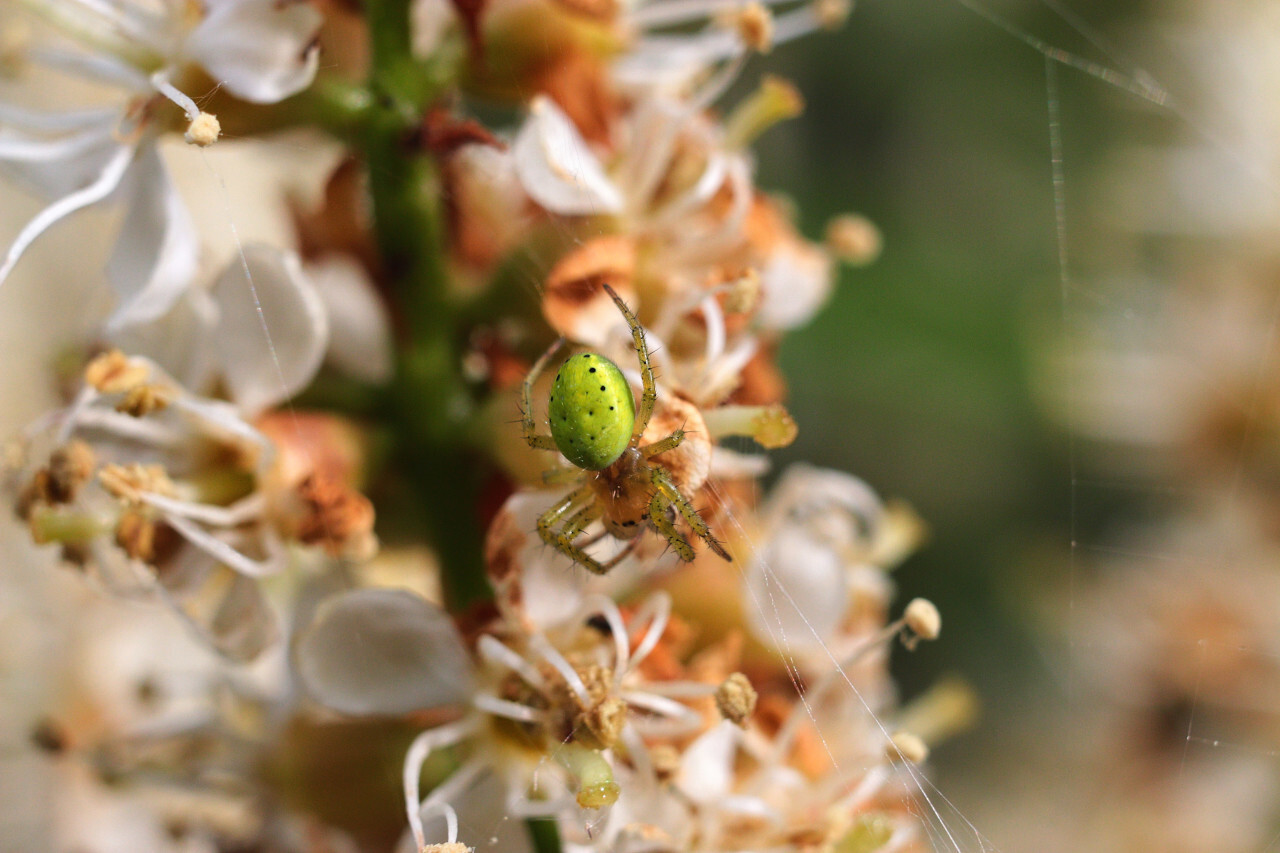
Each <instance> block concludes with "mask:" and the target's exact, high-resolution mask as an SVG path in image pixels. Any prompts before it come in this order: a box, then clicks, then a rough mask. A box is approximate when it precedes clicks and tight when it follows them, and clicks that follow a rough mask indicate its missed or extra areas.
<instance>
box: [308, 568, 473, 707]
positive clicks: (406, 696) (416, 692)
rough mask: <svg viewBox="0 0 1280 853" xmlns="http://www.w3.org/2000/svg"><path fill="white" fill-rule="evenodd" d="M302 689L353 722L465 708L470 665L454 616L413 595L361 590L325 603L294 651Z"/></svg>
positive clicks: (318, 610)
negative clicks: (359, 716) (367, 717)
mask: <svg viewBox="0 0 1280 853" xmlns="http://www.w3.org/2000/svg"><path fill="white" fill-rule="evenodd" d="M294 662H295V665H296V667H297V670H298V674H299V676H301V678H302V683H303V685H304V686H305V687H306V688H307V691H308V692H309V693H310V694H311V695H312V696H313V697H314V698H315V699H317V700H318V701H320V702H322V703H323V704H325V705H328V706H329V707H331V708H334V709H336V710H339V711H342V712H344V713H348V714H406V713H409V712H410V711H417V710H421V709H424V708H435V707H439V706H441V705H448V704H453V703H459V702H463V701H465V700H466V699H467V698H468V697H469V695H470V688H471V664H470V661H469V659H468V657H467V653H466V650H465V648H464V647H463V645H462V639H461V638H460V637H459V636H458V631H457V629H456V628H455V627H454V625H453V621H452V620H451V619H450V618H449V615H448V614H447V613H445V612H444V611H443V610H441V609H440V608H438V607H436V606H434V605H432V604H430V603H428V602H427V601H425V600H423V599H421V598H419V597H418V596H416V595H413V594H412V593H409V592H406V591H404V590H395V589H361V590H356V591H354V592H345V593H339V594H338V595H336V596H334V597H332V598H330V599H328V600H327V601H325V602H324V603H322V604H321V605H320V606H319V608H317V611H316V617H315V620H314V621H313V622H312V623H311V624H310V625H308V626H307V628H306V629H304V630H303V632H302V634H301V635H300V636H299V638H298V642H297V645H296V646H295V648H294Z"/></svg>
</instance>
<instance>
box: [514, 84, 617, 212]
mask: <svg viewBox="0 0 1280 853" xmlns="http://www.w3.org/2000/svg"><path fill="white" fill-rule="evenodd" d="M512 151H513V154H514V156H515V163H516V172H517V174H518V175H519V176H520V181H521V183H522V184H524V188H525V192H527V193H529V196H530V197H531V198H533V200H534V201H536V202H537V203H538V204H540V205H542V207H544V208H546V209H547V210H549V211H551V212H552V213H559V214H562V215H565V216H589V215H593V214H600V213H618V212H620V211H621V210H622V207H623V198H622V193H621V192H619V191H618V188H617V187H616V186H614V184H613V182H612V181H610V180H609V177H608V176H607V175H606V174H605V173H604V168H603V167H602V166H601V165H600V161H599V160H597V159H596V156H595V154H593V153H592V152H591V149H590V148H589V147H588V146H587V142H586V140H585V139H583V138H582V134H580V133H578V129H577V128H576V127H574V125H573V122H572V121H570V120H569V117H568V116H567V115H565V114H564V113H563V112H562V111H561V110H560V108H559V107H557V106H556V105H555V103H554V102H553V101H552V100H551V99H550V98H547V97H544V96H539V97H536V98H534V100H533V105H532V107H531V114H530V116H529V119H528V120H527V121H526V122H525V124H524V127H522V128H521V129H520V133H519V134H518V135H517V136H516V141H515V144H514V146H513V149H512Z"/></svg>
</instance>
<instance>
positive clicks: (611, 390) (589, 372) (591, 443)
mask: <svg viewBox="0 0 1280 853" xmlns="http://www.w3.org/2000/svg"><path fill="white" fill-rule="evenodd" d="M548 414H549V415H550V422H551V423H550V425H551V437H552V438H553V439H554V440H555V443H556V447H558V448H559V449H560V452H561V453H563V454H564V456H565V458H566V459H568V460H569V461H570V462H572V463H573V464H574V465H576V466H578V467H579V468H586V469H588V470H591V471H599V470H600V469H602V468H607V467H608V466H609V465H611V464H612V463H613V462H614V461H615V460H616V459H617V458H618V457H619V456H621V455H622V451H624V450H626V449H627V445H628V444H629V443H630V442H631V430H632V428H633V427H634V426H635V419H636V404H635V397H634V396H633V395H632V393H631V384H630V383H629V382H627V378H626V377H625V376H623V375H622V371H621V370H619V369H618V366H617V365H616V364H614V363H613V362H612V361H610V360H609V359H607V358H605V357H604V356H602V355H597V354H596V353H583V354H582V356H581V357H575V358H571V359H569V360H568V361H567V362H565V363H564V366H563V367H561V368H560V372H559V373H557V374H556V378H555V383H554V384H553V385H552V387H551V400H550V405H549V407H548Z"/></svg>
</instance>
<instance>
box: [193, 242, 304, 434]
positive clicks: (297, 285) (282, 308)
mask: <svg viewBox="0 0 1280 853" xmlns="http://www.w3.org/2000/svg"><path fill="white" fill-rule="evenodd" d="M246 272H247V273H248V275H247V276H246ZM212 292H213V297H214V299H215V300H217V302H218V307H219V309H220V315H219V318H218V326H217V329H216V332H215V340H216V342H217V358H218V359H219V361H220V365H219V366H220V367H221V368H222V375H223V378H224V380H225V381H226V383H227V389H228V391H230V394H231V399H232V400H233V401H234V402H235V403H236V405H237V406H239V407H240V410H241V411H242V412H245V413H246V414H254V413H257V412H260V411H262V410H263V409H266V408H269V407H270V406H273V405H275V404H276V403H279V402H280V401H282V400H286V399H288V398H289V397H292V396H293V395H294V394H296V393H297V392H298V391H300V390H302V389H303V388H304V387H306V385H307V383H308V382H310V381H311V377H312V376H314V375H315V372H316V370H317V369H318V368H319V367H320V361H321V359H322V358H323V357H324V351H325V347H326V345H327V343H328V340H329V324H328V317H327V315H326V313H325V308H324V303H323V302H322V301H321V300H320V297H319V296H318V295H317V294H316V292H315V288H314V287H313V286H312V285H311V282H310V280H309V279H308V278H307V277H306V276H305V275H304V274H303V272H302V264H301V262H299V260H298V258H297V256H296V255H293V254H290V253H286V252H282V251H279V250H278V249H273V248H270V247H267V246H246V247H245V249H244V255H243V258H242V259H241V258H237V259H236V260H235V261H233V262H232V264H231V265H230V266H229V267H228V268H227V270H226V271H225V272H224V273H223V274H222V276H221V277H220V278H219V279H218V281H217V282H216V283H215V284H214V286H213V291H212Z"/></svg>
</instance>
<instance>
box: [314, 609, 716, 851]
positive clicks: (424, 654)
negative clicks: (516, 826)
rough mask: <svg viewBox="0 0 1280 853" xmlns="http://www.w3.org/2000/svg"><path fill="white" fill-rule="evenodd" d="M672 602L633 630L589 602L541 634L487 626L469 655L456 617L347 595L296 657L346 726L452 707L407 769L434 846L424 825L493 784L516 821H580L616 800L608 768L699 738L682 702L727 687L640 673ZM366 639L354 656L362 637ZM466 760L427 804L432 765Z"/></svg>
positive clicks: (421, 834) (415, 805)
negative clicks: (351, 719) (439, 758)
mask: <svg viewBox="0 0 1280 853" xmlns="http://www.w3.org/2000/svg"><path fill="white" fill-rule="evenodd" d="M670 605H671V603H670V599H669V598H668V597H667V596H666V595H664V594H657V595H654V596H652V597H650V598H649V599H648V600H647V601H646V602H645V603H643V604H642V605H641V606H640V607H639V608H638V609H637V610H636V611H635V612H634V613H633V614H631V616H630V617H629V618H624V617H623V615H622V613H621V612H620V611H619V609H618V607H617V605H616V604H614V603H613V601H612V600H610V599H608V598H606V597H604V596H601V595H592V596H588V597H586V598H585V599H584V600H583V601H582V603H581V605H580V606H579V607H578V608H576V610H575V612H574V613H572V614H571V615H570V617H569V618H566V619H561V620H558V621H557V622H556V623H555V624H551V625H547V626H542V627H537V626H535V627H533V628H532V629H529V630H526V629H525V628H524V627H523V626H521V625H518V624H515V623H512V622H510V621H500V622H498V623H495V624H494V625H491V626H488V627H487V628H486V629H485V631H484V632H483V633H481V634H480V636H479V638H478V640H477V641H476V643H475V652H474V653H472V652H470V651H468V650H467V648H466V647H465V646H464V645H463V644H462V641H461V638H460V637H459V636H458V635H457V632H456V629H455V628H454V626H453V622H452V620H451V619H450V617H449V616H448V615H446V614H445V613H444V612H442V611H440V610H439V609H437V608H436V607H435V606H434V605H431V604H429V603H428V602H426V601H424V600H422V599H420V598H418V597H416V596H414V595H412V594H410V593H408V592H406V591H403V590H385V589H362V590H356V591H354V592H348V593H343V594H341V595H339V596H337V597H335V598H333V599H330V600H329V601H328V602H326V603H325V604H324V605H322V607H321V608H320V610H319V612H318V613H317V617H316V619H315V620H314V622H313V623H312V624H311V625H310V626H308V627H307V628H306V629H304V630H303V632H302V633H301V635H300V636H299V639H298V642H297V644H296V650H295V657H296V662H297V668H298V671H299V674H300V675H301V677H302V681H303V684H304V685H305V686H306V687H307V689H308V691H309V692H310V693H311V694H312V695H313V696H314V697H315V698H317V699H318V700H320V701H322V702H324V703H325V704H327V705H330V706H331V707H334V708H336V709H338V710H342V711H346V712H349V713H407V712H409V711H414V710H421V709H425V708H438V707H441V706H454V707H457V708H459V709H460V710H463V713H462V716H461V717H460V718H458V719H456V720H455V721H454V722H451V723H448V724H445V725H442V726H438V727H436V728H432V729H428V730H427V731H425V732H424V733H423V734H422V735H420V736H419V737H418V739H417V740H416V741H415V742H414V744H413V745H412V746H411V747H410V749H409V753H408V755H407V756H406V758H405V771H404V784H405V797H406V806H407V810H408V817H409V823H410V827H411V828H412V830H413V835H414V838H415V840H416V842H417V844H418V846H419V847H420V846H421V845H423V844H424V843H425V838H426V833H425V830H424V826H423V820H424V817H425V815H426V814H427V813H429V812H431V811H432V810H434V809H437V808H439V807H440V805H441V804H448V803H451V802H453V801H454V800H456V799H464V800H465V799H469V798H466V797H463V795H464V794H465V793H466V792H468V791H469V790H470V789H472V787H473V786H475V785H480V784H485V781H484V780H486V779H487V778H489V777H497V778H498V779H499V780H501V785H500V793H497V794H496V796H495V795H493V794H491V795H490V796H489V798H490V800H491V801H495V800H496V801H498V802H501V803H505V807H506V809H507V813H508V814H510V815H514V816H523V817H532V816H557V815H566V816H571V817H573V818H574V819H575V820H581V819H582V816H583V814H584V813H583V812H582V809H590V810H594V809H599V808H601V807H604V806H607V805H608V804H610V803H612V802H613V801H614V800H615V799H616V798H617V795H618V791H617V784H616V782H615V781H614V776H613V772H614V771H613V766H612V764H611V761H610V758H611V756H612V754H613V747H614V746H615V744H617V745H618V746H620V747H621V746H622V745H625V753H626V755H628V756H629V758H628V759H627V760H628V761H635V760H643V759H638V758H636V756H637V755H640V754H641V753H643V752H644V751H645V749H646V746H645V741H644V738H648V737H674V736H679V735H681V734H688V733H690V732H693V731H697V730H698V729H699V728H701V727H702V725H703V721H702V716H701V715H700V714H699V713H697V712H696V711H694V710H693V709H692V708H691V707H689V706H688V705H686V704H684V703H683V702H681V701H677V698H679V699H688V698H691V697H707V696H710V695H711V694H712V693H713V692H714V690H715V687H716V685H706V684H701V683H697V682H682V681H649V680H647V679H646V677H645V676H644V675H643V674H642V671H641V665H642V664H643V662H644V661H645V659H646V658H647V657H648V656H649V655H650V653H652V652H653V650H654V649H655V648H656V647H657V645H658V643H659V642H660V641H661V639H662V635H663V633H664V631H665V630H666V626H667V623H668V620H669V618H670ZM353 637H359V638H360V642H358V643H353V642H351V638H353ZM464 742H465V744H466V745H467V748H468V753H469V755H468V758H467V760H466V761H464V762H463V764H462V766H461V767H460V768H459V769H458V770H457V771H455V772H454V774H453V775H452V776H450V778H449V779H447V780H446V781H445V782H443V783H442V784H441V785H439V786H438V787H437V788H436V789H435V790H434V791H432V792H431V794H430V795H429V796H428V797H426V798H425V799H423V798H422V797H421V796H420V794H419V784H420V783H419V775H420V774H421V771H422V766H423V763H424V762H425V761H426V759H427V757H428V756H429V755H430V754H431V753H433V752H435V751H438V750H441V749H444V748H446V747H451V746H453V745H455V744H461V743H464Z"/></svg>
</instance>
